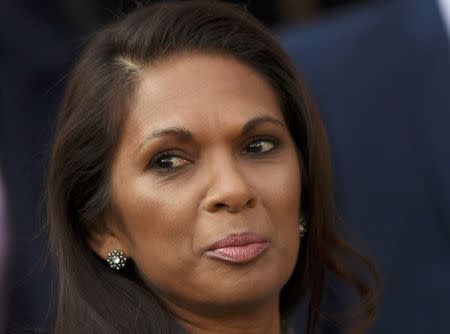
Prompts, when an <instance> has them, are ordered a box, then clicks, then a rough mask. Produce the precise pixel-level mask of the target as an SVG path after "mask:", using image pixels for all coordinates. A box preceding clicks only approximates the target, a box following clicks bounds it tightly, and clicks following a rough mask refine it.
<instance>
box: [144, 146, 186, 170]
mask: <svg viewBox="0 0 450 334" xmlns="http://www.w3.org/2000/svg"><path fill="white" fill-rule="evenodd" d="M189 163H190V161H189V160H187V159H184V158H182V157H180V156H178V155H176V154H175V153H174V152H171V151H166V152H161V153H159V154H157V155H155V156H154V157H153V159H152V160H151V161H150V168H152V169H156V170H158V171H161V172H170V171H174V170H176V169H178V168H181V167H183V166H185V165H187V164H189Z"/></svg>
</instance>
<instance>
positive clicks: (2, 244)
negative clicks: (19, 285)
mask: <svg viewBox="0 0 450 334" xmlns="http://www.w3.org/2000/svg"><path fill="white" fill-rule="evenodd" d="M0 167H1V164H0ZM6 219H7V213H6V188H5V184H4V181H3V173H2V170H1V168H0V332H1V333H3V331H4V330H5V329H6V323H5V314H6V294H5V291H6V284H5V278H6V258H7V253H6V252H7V245H8V239H7V225H6Z"/></svg>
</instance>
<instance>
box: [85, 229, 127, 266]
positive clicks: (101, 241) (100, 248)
mask: <svg viewBox="0 0 450 334" xmlns="http://www.w3.org/2000/svg"><path fill="white" fill-rule="evenodd" d="M87 230H88V236H87V242H88V245H89V247H90V248H91V249H92V250H93V251H94V252H95V253H96V254H97V255H98V256H99V257H101V258H102V259H104V260H106V258H107V257H108V254H109V253H110V252H111V251H113V250H121V251H123V252H124V253H125V255H126V256H127V257H130V254H129V251H128V247H127V245H128V242H127V239H126V236H125V234H124V233H123V232H122V231H121V230H120V229H119V227H118V226H117V224H115V223H114V222H112V221H111V220H108V221H105V220H99V221H95V222H92V223H91V224H89V226H88V228H87Z"/></svg>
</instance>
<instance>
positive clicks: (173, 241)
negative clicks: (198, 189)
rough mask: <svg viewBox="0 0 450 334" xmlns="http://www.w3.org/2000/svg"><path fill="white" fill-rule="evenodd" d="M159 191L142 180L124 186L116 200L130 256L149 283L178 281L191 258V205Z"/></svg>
mask: <svg viewBox="0 0 450 334" xmlns="http://www.w3.org/2000/svg"><path fill="white" fill-rule="evenodd" d="M162 188H164V187H160V189H155V185H154V183H151V182H150V181H149V180H148V178H146V177H145V176H144V177H142V178H139V179H138V180H137V181H135V182H131V183H128V185H127V187H125V185H123V188H122V189H125V190H124V191H122V192H120V195H119V196H118V197H117V199H116V203H119V205H118V209H119V212H120V215H121V219H122V220H123V224H124V225H125V227H126V229H127V232H128V236H129V247H130V250H129V252H130V256H131V257H132V258H133V260H134V262H135V263H136V265H137V267H138V269H139V271H140V272H141V273H142V275H143V277H144V279H145V277H147V278H148V277H151V278H152V283H157V281H160V280H165V279H167V278H168V277H169V276H173V277H179V275H180V274H183V273H184V272H185V271H188V270H189V266H190V265H192V264H191V263H190V262H189V261H190V259H192V258H193V256H190V255H192V238H190V236H192V234H193V231H192V229H193V228H194V226H193V224H192V223H191V222H192V221H193V220H194V219H195V211H194V210H192V204H190V203H189V201H188V200H187V199H184V198H183V197H182V196H181V194H180V192H178V193H176V192H175V193H174V192H170V193H165V192H164V191H162V190H161V189H162ZM153 280H155V282H153Z"/></svg>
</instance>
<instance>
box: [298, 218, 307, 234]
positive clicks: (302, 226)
mask: <svg viewBox="0 0 450 334" xmlns="http://www.w3.org/2000/svg"><path fill="white" fill-rule="evenodd" d="M305 226H306V221H305V218H304V217H302V218H300V222H299V224H298V229H299V231H300V238H302V237H303V236H304V235H305V233H306V227H305Z"/></svg>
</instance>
